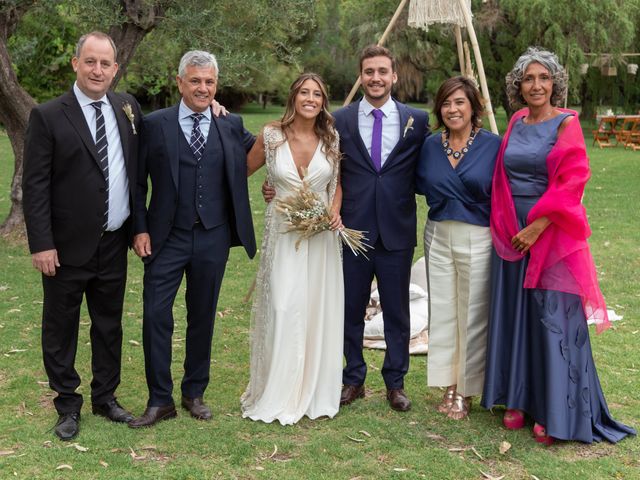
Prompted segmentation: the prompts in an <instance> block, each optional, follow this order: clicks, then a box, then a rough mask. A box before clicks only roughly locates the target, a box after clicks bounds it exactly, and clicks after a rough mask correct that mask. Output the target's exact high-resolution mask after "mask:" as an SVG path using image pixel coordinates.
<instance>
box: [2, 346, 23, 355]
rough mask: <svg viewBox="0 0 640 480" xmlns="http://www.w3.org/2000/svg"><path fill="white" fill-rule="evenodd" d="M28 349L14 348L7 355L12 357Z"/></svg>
mask: <svg viewBox="0 0 640 480" xmlns="http://www.w3.org/2000/svg"><path fill="white" fill-rule="evenodd" d="M26 351H27V349H26V348H14V349H12V350H9V351H8V352H7V353H6V354H5V355H7V356H9V355H12V354H14V353H22V352H26Z"/></svg>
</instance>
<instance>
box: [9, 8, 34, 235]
mask: <svg viewBox="0 0 640 480" xmlns="http://www.w3.org/2000/svg"><path fill="white" fill-rule="evenodd" d="M33 3H34V2H32V1H31V2H28V1H25V2H22V3H21V4H20V6H19V7H4V8H2V9H0V123H2V124H3V125H4V127H5V128H6V130H7V135H8V136H9V141H10V142H11V148H12V149H13V155H14V174H13V180H12V181H11V210H10V211H9V216H8V217H7V218H6V219H5V220H4V222H2V225H0V234H1V235H7V234H9V233H12V232H15V233H17V234H23V233H24V215H23V213H22V159H23V156H22V149H23V146H24V135H25V130H26V128H27V121H28V120H29V112H30V111H31V109H32V108H33V106H34V105H35V104H36V102H35V100H34V99H33V98H31V96H30V95H29V94H28V93H27V92H26V91H25V90H24V89H23V88H22V87H21V86H20V83H19V82H18V78H17V77H16V73H15V71H14V70H13V67H12V65H11V58H10V57H9V51H8V50H7V40H8V38H9V37H10V36H11V35H12V34H13V32H14V31H15V28H16V25H17V24H18V21H19V20H20V18H21V17H22V16H23V15H24V13H25V12H26V11H27V10H28V9H29V8H30V7H31V5H32V4H33Z"/></svg>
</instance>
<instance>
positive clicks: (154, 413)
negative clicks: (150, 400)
mask: <svg viewBox="0 0 640 480" xmlns="http://www.w3.org/2000/svg"><path fill="white" fill-rule="evenodd" d="M177 415H178V413H177V412H176V406H175V405H173V404H172V405H165V406H162V407H147V408H146V410H145V411H144V413H143V414H142V416H141V417H138V418H134V419H133V420H131V421H130V422H129V426H130V427H131V428H141V427H151V426H153V425H155V424H156V423H158V422H159V421H161V420H167V419H169V418H174V417H176V416H177Z"/></svg>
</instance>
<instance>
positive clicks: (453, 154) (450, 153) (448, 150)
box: [442, 128, 476, 160]
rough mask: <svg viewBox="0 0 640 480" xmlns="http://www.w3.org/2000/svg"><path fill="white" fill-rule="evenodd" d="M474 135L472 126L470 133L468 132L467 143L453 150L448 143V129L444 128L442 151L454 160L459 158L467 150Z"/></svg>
mask: <svg viewBox="0 0 640 480" xmlns="http://www.w3.org/2000/svg"><path fill="white" fill-rule="evenodd" d="M475 136H476V131H475V130H474V129H473V128H472V129H471V133H470V134H469V140H467V144H466V145H465V146H464V147H462V149H461V150H460V151H458V150H454V149H453V148H451V145H450V144H449V130H448V129H446V128H445V129H444V142H442V148H443V149H444V153H446V154H447V156H448V157H453V158H454V159H456V160H460V158H462V156H463V155H464V154H466V153H467V152H468V151H469V147H470V146H471V144H472V143H473V139H474V138H475Z"/></svg>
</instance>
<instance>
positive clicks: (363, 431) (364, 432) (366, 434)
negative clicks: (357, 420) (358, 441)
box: [358, 430, 371, 438]
mask: <svg viewBox="0 0 640 480" xmlns="http://www.w3.org/2000/svg"><path fill="white" fill-rule="evenodd" d="M358 433H361V434H362V435H364V436H365V437H369V438H371V434H370V433H369V432H367V431H366V430H360V431H358Z"/></svg>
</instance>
